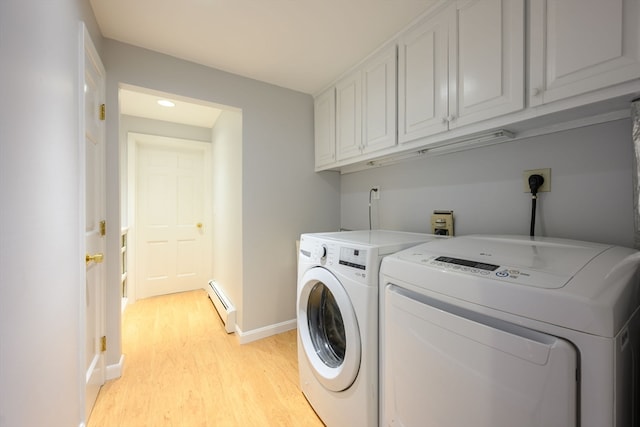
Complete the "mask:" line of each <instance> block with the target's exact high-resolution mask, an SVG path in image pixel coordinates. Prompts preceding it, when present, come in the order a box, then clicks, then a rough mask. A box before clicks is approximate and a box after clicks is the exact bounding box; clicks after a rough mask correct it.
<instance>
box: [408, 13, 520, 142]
mask: <svg viewBox="0 0 640 427" xmlns="http://www.w3.org/2000/svg"><path fill="white" fill-rule="evenodd" d="M524 22H525V19H524V1H523V0H464V1H463V0H460V1H458V2H455V3H453V4H452V5H451V6H449V7H448V8H447V9H444V10H443V11H441V12H439V13H436V14H435V15H431V16H429V17H428V18H427V19H426V20H425V21H423V22H422V23H419V24H417V26H416V27H414V28H413V29H410V30H408V31H407V32H406V33H405V34H403V35H402V36H401V37H400V54H399V71H398V82H399V94H398V97H399V105H398V121H399V132H398V134H399V141H400V142H408V141H412V140H415V139H418V138H421V137H425V136H429V135H434V134H437V133H440V132H444V131H447V130H449V129H453V128H456V127H460V126H465V125H468V124H471V123H476V122H479V121H481V120H486V119H490V118H493V117H498V116H500V115H503V114H507V113H510V112H513V111H518V110H520V109H522V108H524V57H525V51H524V48H525V46H524V28H525V27H524Z"/></svg>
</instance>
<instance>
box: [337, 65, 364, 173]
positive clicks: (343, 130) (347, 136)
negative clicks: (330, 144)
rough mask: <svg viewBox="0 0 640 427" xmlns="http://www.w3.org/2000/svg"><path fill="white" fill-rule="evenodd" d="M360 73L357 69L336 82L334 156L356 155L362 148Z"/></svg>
mask: <svg viewBox="0 0 640 427" xmlns="http://www.w3.org/2000/svg"><path fill="white" fill-rule="evenodd" d="M361 98H362V73H361V72H360V71H357V72H355V73H353V74H351V75H349V76H348V77H346V78H344V79H342V80H341V81H339V82H338V83H337V84H336V151H337V153H336V157H337V159H338V161H340V160H344V159H348V158H349V157H353V156H357V155H358V154H360V152H361V148H362V100H361Z"/></svg>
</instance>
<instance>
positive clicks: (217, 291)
mask: <svg viewBox="0 0 640 427" xmlns="http://www.w3.org/2000/svg"><path fill="white" fill-rule="evenodd" d="M207 293H208V294H209V298H210V299H211V302H212V303H213V306H214V307H215V308H216V311H217V312H218V315H219V316H220V319H222V323H224V330H225V331H227V333H228V334H230V333H233V332H235V328H236V308H235V307H234V306H233V304H231V301H229V298H227V296H226V295H225V293H224V291H223V290H222V288H221V287H220V285H218V284H217V283H216V282H215V281H214V280H209V287H208V288H207Z"/></svg>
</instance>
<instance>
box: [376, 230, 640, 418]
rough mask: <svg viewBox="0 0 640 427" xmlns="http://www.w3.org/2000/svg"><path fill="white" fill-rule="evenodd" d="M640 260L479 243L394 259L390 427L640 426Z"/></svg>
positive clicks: (388, 329)
mask: <svg viewBox="0 0 640 427" xmlns="http://www.w3.org/2000/svg"><path fill="white" fill-rule="evenodd" d="M639 266H640V253H639V252H637V251H635V250H632V249H627V248H621V247H615V246H607V245H601V244H594V243H585V242H578V241H570V240H560V239H549V238H530V237H507V236H503V237H499V236H493V237H492V236H468V237H455V238H452V239H449V240H444V241H437V242H431V243H428V244H424V245H419V246H417V247H414V248H412V249H409V250H405V251H401V252H398V253H396V254H394V255H390V256H389V257H386V258H385V259H384V260H383V262H382V266H381V270H380V286H381V331H380V332H381V338H380V339H381V343H380V358H381V359H380V360H381V378H380V382H381V386H380V389H381V411H382V414H381V420H382V423H381V425H383V426H404V427H417V426H438V427H468V426H474V427H514V426H517V427H577V426H580V427H631V426H635V427H637V426H640V418H639V417H640V394H639V391H640V342H639V341H640V340H639V338H640V337H639V333H640V315H639V314H638V313H639V310H638V307H639V305H640V273H639V268H640V267H639Z"/></svg>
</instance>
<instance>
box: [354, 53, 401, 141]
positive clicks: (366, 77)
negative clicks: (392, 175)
mask: <svg viewBox="0 0 640 427" xmlns="http://www.w3.org/2000/svg"><path fill="white" fill-rule="evenodd" d="M396 59H397V49H396V45H395V44H394V45H392V46H391V47H390V48H387V49H385V50H384V51H382V52H381V53H380V54H379V55H377V56H376V57H375V58H374V60H372V61H369V62H368V63H366V64H365V65H364V68H363V70H362V84H363V92H362V99H363V102H362V106H363V109H362V132H363V134H362V139H363V141H364V152H370V151H377V150H381V149H383V148H387V147H393V146H394V145H395V144H396V129H397V125H396V93H397V91H396V81H397V71H396V68H397V60H396Z"/></svg>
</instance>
